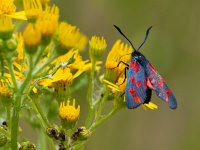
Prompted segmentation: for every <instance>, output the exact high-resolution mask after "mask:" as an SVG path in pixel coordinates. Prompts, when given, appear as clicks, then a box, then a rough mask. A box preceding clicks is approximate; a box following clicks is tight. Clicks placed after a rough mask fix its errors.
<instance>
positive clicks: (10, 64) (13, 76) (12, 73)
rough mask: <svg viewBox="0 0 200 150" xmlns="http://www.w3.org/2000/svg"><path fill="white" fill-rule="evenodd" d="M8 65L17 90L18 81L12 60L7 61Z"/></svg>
mask: <svg viewBox="0 0 200 150" xmlns="http://www.w3.org/2000/svg"><path fill="white" fill-rule="evenodd" d="M7 64H8V69H9V73H10V75H11V79H12V83H13V85H14V89H15V90H17V89H18V86H17V81H16V78H15V73H14V68H13V64H12V62H11V60H9V59H7Z"/></svg>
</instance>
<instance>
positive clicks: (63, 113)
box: [59, 99, 80, 123]
mask: <svg viewBox="0 0 200 150" xmlns="http://www.w3.org/2000/svg"><path fill="white" fill-rule="evenodd" d="M79 115H80V105H78V107H77V108H75V99H73V104H72V105H70V101H69V100H68V101H67V104H65V102H62V103H61V104H60V108H59V116H60V118H61V119H62V120H64V121H66V122H68V123H73V122H76V121H77V120H78V119H79Z"/></svg>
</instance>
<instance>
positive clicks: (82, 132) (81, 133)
mask: <svg viewBox="0 0 200 150" xmlns="http://www.w3.org/2000/svg"><path fill="white" fill-rule="evenodd" d="M90 135H91V132H90V131H89V130H87V129H86V127H79V128H77V131H76V132H74V134H73V135H72V139H73V140H74V141H76V140H81V141H83V140H87V139H88V138H89V137H90Z"/></svg>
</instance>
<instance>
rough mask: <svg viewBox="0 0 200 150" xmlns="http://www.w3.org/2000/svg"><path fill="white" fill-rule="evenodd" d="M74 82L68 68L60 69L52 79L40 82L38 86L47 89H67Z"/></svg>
mask: <svg viewBox="0 0 200 150" xmlns="http://www.w3.org/2000/svg"><path fill="white" fill-rule="evenodd" d="M72 80H73V75H72V73H71V72H70V69H69V68H67V67H65V68H62V67H60V68H59V69H58V70H57V71H56V73H55V74H54V75H53V76H52V78H51V79H42V80H39V81H38V84H39V85H43V86H45V87H55V88H59V87H62V88H65V87H66V86H67V85H70V84H71V82H72Z"/></svg>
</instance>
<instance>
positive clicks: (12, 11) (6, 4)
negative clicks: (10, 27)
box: [0, 0, 27, 20]
mask: <svg viewBox="0 0 200 150" xmlns="http://www.w3.org/2000/svg"><path fill="white" fill-rule="evenodd" d="M13 1H14V0H0V15H1V16H7V17H10V18H15V19H21V20H27V19H26V16H25V12H24V11H19V12H16V6H15V4H14V3H13Z"/></svg>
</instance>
